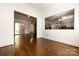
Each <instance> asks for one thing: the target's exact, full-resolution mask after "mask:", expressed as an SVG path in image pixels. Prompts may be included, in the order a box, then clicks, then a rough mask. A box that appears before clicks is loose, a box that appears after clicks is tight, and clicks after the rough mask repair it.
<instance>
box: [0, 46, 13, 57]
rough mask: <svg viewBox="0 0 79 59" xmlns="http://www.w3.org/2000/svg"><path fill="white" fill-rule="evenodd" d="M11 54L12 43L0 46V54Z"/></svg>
mask: <svg viewBox="0 0 79 59" xmlns="http://www.w3.org/2000/svg"><path fill="white" fill-rule="evenodd" d="M13 55H14V46H13V45H8V46H4V47H0V56H13Z"/></svg>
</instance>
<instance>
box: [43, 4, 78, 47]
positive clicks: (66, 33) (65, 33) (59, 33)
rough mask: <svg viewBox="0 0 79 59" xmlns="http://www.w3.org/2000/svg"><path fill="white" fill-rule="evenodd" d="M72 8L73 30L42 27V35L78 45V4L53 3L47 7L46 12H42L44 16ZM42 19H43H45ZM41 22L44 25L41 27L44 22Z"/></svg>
mask: <svg viewBox="0 0 79 59" xmlns="http://www.w3.org/2000/svg"><path fill="white" fill-rule="evenodd" d="M73 8H74V9H75V16H74V18H75V19H74V20H75V21H74V27H75V29H74V30H53V29H52V30H45V29H44V31H43V36H42V37H44V38H48V39H50V40H55V41H58V42H62V43H66V44H70V45H73V46H77V47H79V4H54V5H53V7H52V8H50V9H48V12H47V13H45V14H44V15H45V16H44V17H48V16H51V15H54V14H57V13H61V12H64V11H66V10H70V9H73ZM43 21H45V19H44V20H43ZM43 24H44V25H43V26H42V27H45V22H43Z"/></svg>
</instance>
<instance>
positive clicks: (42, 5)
mask: <svg viewBox="0 0 79 59" xmlns="http://www.w3.org/2000/svg"><path fill="white" fill-rule="evenodd" d="M27 4H28V5H29V6H31V7H33V8H35V9H36V10H38V11H40V12H46V11H48V9H49V8H51V7H54V3H53V4H52V3H27Z"/></svg>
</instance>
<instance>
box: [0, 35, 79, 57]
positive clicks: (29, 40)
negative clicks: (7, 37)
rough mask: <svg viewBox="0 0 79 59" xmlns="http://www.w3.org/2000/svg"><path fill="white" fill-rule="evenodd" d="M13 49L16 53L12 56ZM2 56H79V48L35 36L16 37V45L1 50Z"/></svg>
mask: <svg viewBox="0 0 79 59" xmlns="http://www.w3.org/2000/svg"><path fill="white" fill-rule="evenodd" d="M10 49H11V51H13V50H12V49H14V52H13V53H12V54H11V51H10ZM8 51H9V53H8ZM0 55H14V56H79V47H75V46H71V45H67V44H64V43H60V42H56V41H53V40H49V39H45V38H39V39H36V36H35V35H15V45H14V47H12V46H7V47H4V48H0Z"/></svg>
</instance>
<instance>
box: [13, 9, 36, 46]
mask: <svg viewBox="0 0 79 59" xmlns="http://www.w3.org/2000/svg"><path fill="white" fill-rule="evenodd" d="M15 12H17V13H20V14H23V15H26V16H27V15H29V14H25V13H23V12H19V11H16V10H14V17H15ZM30 16H31V15H30ZM31 17H33V18H35V21H36V22H35V24H36V26H35V35H36V38H37V18H36V17H34V16H31ZM13 27H14V46H15V18H14V26H13ZM36 40H37V39H36Z"/></svg>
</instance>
